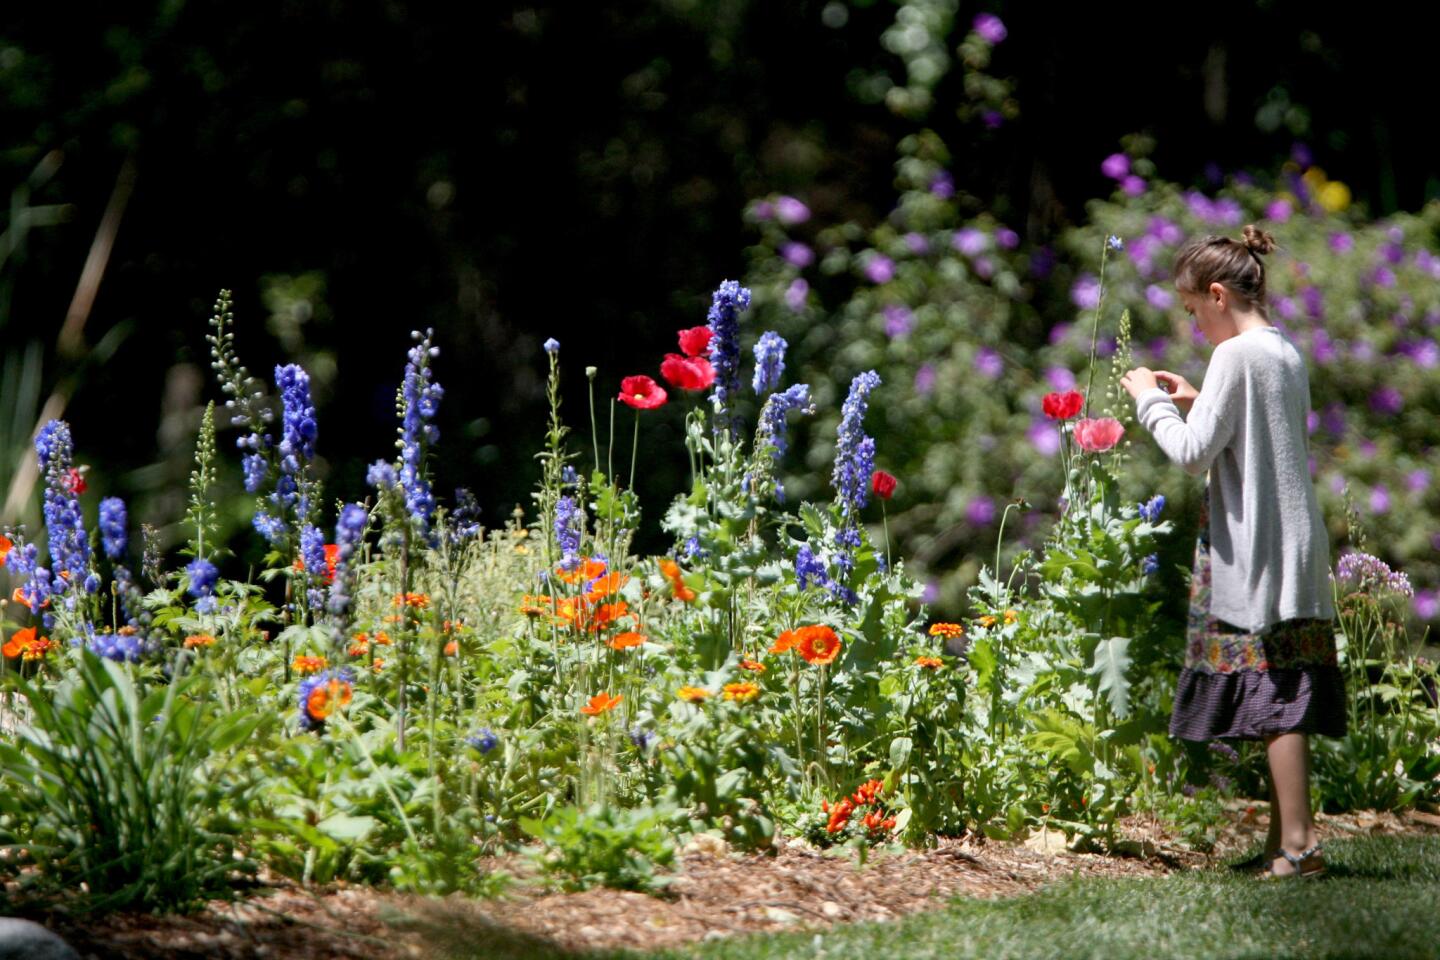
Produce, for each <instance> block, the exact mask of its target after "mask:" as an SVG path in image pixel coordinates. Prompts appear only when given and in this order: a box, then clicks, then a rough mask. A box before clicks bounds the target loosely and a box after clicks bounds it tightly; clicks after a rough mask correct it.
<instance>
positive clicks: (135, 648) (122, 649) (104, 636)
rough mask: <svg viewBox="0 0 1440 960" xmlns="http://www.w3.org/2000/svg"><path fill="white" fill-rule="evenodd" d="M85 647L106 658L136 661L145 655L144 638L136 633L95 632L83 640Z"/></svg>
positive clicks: (119, 660) (126, 661)
mask: <svg viewBox="0 0 1440 960" xmlns="http://www.w3.org/2000/svg"><path fill="white" fill-rule="evenodd" d="M85 648H86V649H87V650H89V651H90V652H91V653H93V654H95V655H96V656H97V657H104V658H105V659H106V660H114V661H116V662H117V663H137V662H138V661H139V660H140V658H141V657H143V656H144V655H145V638H144V637H142V636H140V635H139V634H138V633H134V634H125V633H97V634H94V635H93V636H90V637H88V638H87V639H86V640H85Z"/></svg>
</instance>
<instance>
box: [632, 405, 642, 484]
mask: <svg viewBox="0 0 1440 960" xmlns="http://www.w3.org/2000/svg"><path fill="white" fill-rule="evenodd" d="M639 450H640V410H639V409H638V408H637V409H636V410H635V436H634V438H633V439H631V441H630V483H629V489H630V490H634V489H635V455H636V454H637V453H638V452H639Z"/></svg>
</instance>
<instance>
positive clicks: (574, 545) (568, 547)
mask: <svg viewBox="0 0 1440 960" xmlns="http://www.w3.org/2000/svg"><path fill="white" fill-rule="evenodd" d="M578 512H579V511H578V510H577V509H576V506H575V498H574V497H561V498H560V499H559V500H557V501H555V542H556V543H557V544H559V546H560V554H561V558H560V569H562V570H574V569H575V568H577V567H579V566H580V524H581V518H580V517H579V516H577V514H578Z"/></svg>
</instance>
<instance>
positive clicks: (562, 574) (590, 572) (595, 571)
mask: <svg viewBox="0 0 1440 960" xmlns="http://www.w3.org/2000/svg"><path fill="white" fill-rule="evenodd" d="M604 575H605V561H604V560H591V559H590V558H589V557H584V558H582V559H581V561H580V563H579V564H577V565H576V567H575V569H574V570H566V569H565V568H564V567H556V568H555V576H556V578H557V579H559V580H561V581H563V582H565V583H589V582H590V581H591V580H594V579H595V578H596V577H601V576H604Z"/></svg>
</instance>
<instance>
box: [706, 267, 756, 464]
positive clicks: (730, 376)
mask: <svg viewBox="0 0 1440 960" xmlns="http://www.w3.org/2000/svg"><path fill="white" fill-rule="evenodd" d="M749 306H750V291H749V289H748V288H746V287H742V286H740V284H739V283H738V282H736V281H734V280H726V281H724V282H722V283H721V284H720V286H719V287H717V288H716V290H715V293H714V295H713V296H711V298H710V313H709V314H708V315H707V317H706V320H707V322H708V323H709V325H710V333H711V337H710V364H711V366H713V367H714V368H715V390H714V392H713V393H711V394H710V399H711V400H713V401H714V402H715V404H716V409H717V410H718V411H719V412H718V413H717V415H716V419H715V426H716V429H717V430H718V429H719V428H720V427H721V426H724V427H725V428H726V429H727V430H729V432H730V435H731V437H732V438H734V437H736V435H737V430H738V428H737V427H736V425H735V423H734V419H733V417H732V416H731V415H730V409H729V403H730V402H731V399H732V398H733V397H734V396H735V395H736V394H738V393H739V392H740V320H739V315H740V311H742V310H744V309H746V308H747V307H749Z"/></svg>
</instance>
